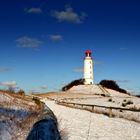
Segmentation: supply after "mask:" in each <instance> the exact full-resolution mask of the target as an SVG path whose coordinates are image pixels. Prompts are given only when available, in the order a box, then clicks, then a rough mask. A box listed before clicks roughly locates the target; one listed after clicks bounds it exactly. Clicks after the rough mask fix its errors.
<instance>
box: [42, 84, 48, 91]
mask: <svg viewBox="0 0 140 140" xmlns="http://www.w3.org/2000/svg"><path fill="white" fill-rule="evenodd" d="M40 89H43V90H45V89H48V86H47V85H43V86H40Z"/></svg>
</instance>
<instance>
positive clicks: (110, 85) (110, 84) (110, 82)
mask: <svg viewBox="0 0 140 140" xmlns="http://www.w3.org/2000/svg"><path fill="white" fill-rule="evenodd" d="M99 84H100V85H102V86H103V87H106V88H109V89H113V90H116V91H119V92H122V93H125V94H129V93H128V92H127V91H126V90H125V89H122V88H120V87H119V86H118V84H117V83H116V81H114V80H102V81H101V82H100V83H99Z"/></svg>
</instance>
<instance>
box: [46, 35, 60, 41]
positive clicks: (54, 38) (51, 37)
mask: <svg viewBox="0 0 140 140" xmlns="http://www.w3.org/2000/svg"><path fill="white" fill-rule="evenodd" d="M49 38H50V40H52V41H61V40H63V36H62V35H50V36H49Z"/></svg>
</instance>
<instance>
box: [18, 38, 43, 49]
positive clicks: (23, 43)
mask: <svg viewBox="0 0 140 140" xmlns="http://www.w3.org/2000/svg"><path fill="white" fill-rule="evenodd" d="M16 43H17V46H18V47H21V48H39V47H40V46H41V44H42V43H43V42H42V41H40V40H38V39H35V38H30V37H27V36H24V37H20V38H18V39H17V40H16Z"/></svg>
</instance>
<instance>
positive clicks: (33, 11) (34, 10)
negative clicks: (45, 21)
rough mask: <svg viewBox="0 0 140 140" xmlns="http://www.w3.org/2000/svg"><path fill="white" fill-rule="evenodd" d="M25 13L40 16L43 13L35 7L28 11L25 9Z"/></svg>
mask: <svg viewBox="0 0 140 140" xmlns="http://www.w3.org/2000/svg"><path fill="white" fill-rule="evenodd" d="M25 11H26V12H27V13H30V14H42V13H43V11H42V9H41V8H35V7H32V8H30V9H25Z"/></svg>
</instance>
